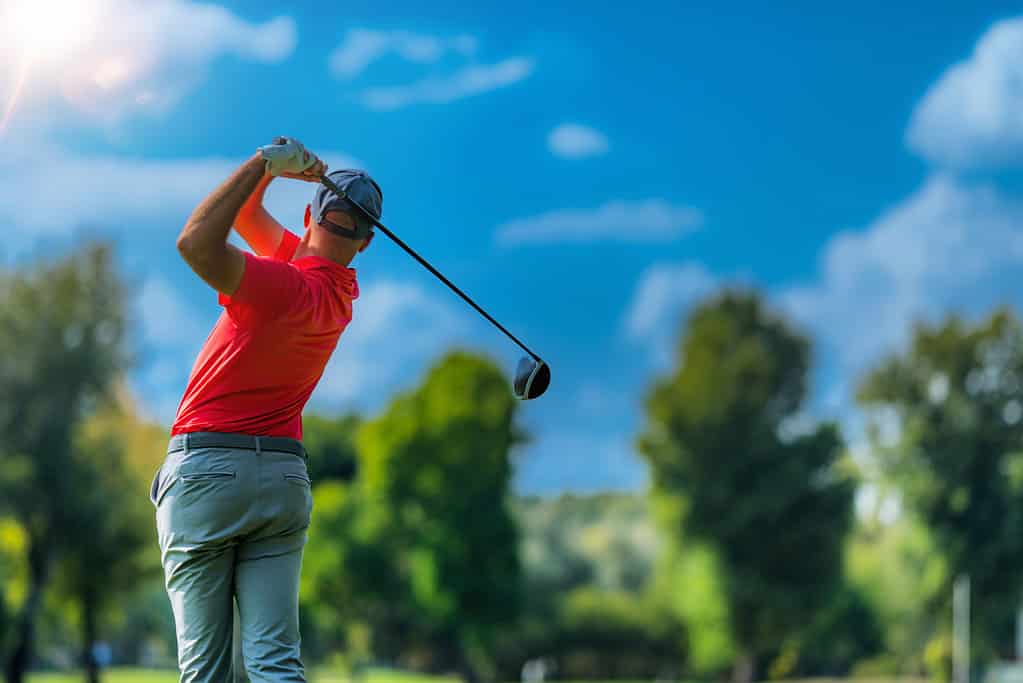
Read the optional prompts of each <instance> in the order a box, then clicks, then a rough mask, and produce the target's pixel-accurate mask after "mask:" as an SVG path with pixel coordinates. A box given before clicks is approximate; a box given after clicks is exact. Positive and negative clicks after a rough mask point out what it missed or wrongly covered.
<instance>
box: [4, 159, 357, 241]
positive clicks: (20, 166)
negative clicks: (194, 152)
mask: <svg viewBox="0 0 1023 683" xmlns="http://www.w3.org/2000/svg"><path fill="white" fill-rule="evenodd" d="M322 156H323V158H324V159H326V160H327V161H329V162H331V166H332V167H342V166H348V165H351V164H352V161H351V159H350V158H349V157H348V156H347V155H345V154H344V153H341V152H330V151H326V152H324V153H323V154H322ZM243 160H244V159H242V158H239V159H218V158H208V159H171V160H147V159H127V158H123V157H112V156H75V155H70V154H67V153H66V152H63V151H62V150H61V149H60V148H57V147H54V146H47V145H45V144H44V143H39V145H36V144H30V145H19V144H18V143H17V141H9V142H7V143H6V145H5V153H4V158H3V159H0V177H3V178H4V181H3V182H2V183H0V221H3V223H4V224H5V225H9V226H16V234H17V235H18V236H19V239H23V240H25V241H31V239H32V238H33V237H38V236H40V235H61V236H69V235H71V234H73V233H74V232H75V230H76V229H78V228H80V227H83V226H87V227H92V228H99V229H102V230H103V231H107V232H122V231H131V232H138V231H144V230H146V229H150V228H153V227H159V228H161V229H166V227H167V226H168V224H175V223H177V224H180V223H183V222H184V220H185V219H186V218H187V217H188V215H189V213H190V212H191V210H192V209H193V208H195V206H196V205H197V204H198V203H199V202H200V201H201V200H202V199H203V197H205V196H206V194H207V193H209V192H211V191H212V190H213V189H214V188H215V187H217V185H219V184H220V183H221V182H223V181H224V180H225V179H226V178H227V177H228V176H229V175H230V173H231V172H232V171H233V170H234V169H235V168H236V167H237V166H238V165H239V164H240V163H242V161H243ZM314 189H315V188H314V186H313V185H312V184H311V183H305V182H302V181H291V180H277V181H275V182H274V183H273V184H272V185H271V186H270V191H269V192H268V195H267V206H268V207H269V208H270V209H271V211H272V212H275V213H276V212H278V211H279V212H280V215H282V216H285V215H287V216H288V217H290V216H294V219H290V218H284V220H285V221H286V222H288V224H289V225H292V226H294V227H295V228H301V218H302V211H303V209H304V207H305V204H306V203H307V202H309V201H310V199H311V198H312V195H313V191H314Z"/></svg>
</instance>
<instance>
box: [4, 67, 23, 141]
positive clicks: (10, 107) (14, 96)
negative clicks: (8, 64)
mask: <svg viewBox="0 0 1023 683" xmlns="http://www.w3.org/2000/svg"><path fill="white" fill-rule="evenodd" d="M29 64H30V60H28V59H27V58H26V59H22V60H21V64H19V65H18V73H17V75H16V76H15V78H14V90H13V91H12V92H11V96H10V98H9V99H8V100H7V106H6V107H5V108H4V115H3V118H0V135H3V134H4V133H5V132H6V131H7V124H8V123H10V121H11V117H12V116H14V109H15V108H16V107H17V106H18V99H19V98H20V97H21V91H22V90H24V88H25V81H27V80H28V72H29Z"/></svg>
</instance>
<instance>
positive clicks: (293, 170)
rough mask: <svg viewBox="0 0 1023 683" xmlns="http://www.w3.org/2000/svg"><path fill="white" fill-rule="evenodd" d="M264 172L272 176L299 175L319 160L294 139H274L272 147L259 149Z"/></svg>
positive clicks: (265, 146)
mask: <svg viewBox="0 0 1023 683" xmlns="http://www.w3.org/2000/svg"><path fill="white" fill-rule="evenodd" d="M259 152H260V154H262V156H263V160H264V161H266V170H267V172H268V173H269V174H270V175H272V176H279V175H283V174H294V175H299V174H301V173H303V172H304V171H306V170H307V169H309V168H310V167H311V166H313V165H314V164H316V163H317V162H318V161H319V159H317V158H316V155H315V154H312V153H310V152H309V151H308V150H307V149H306V148H305V147H304V146H302V143H301V142H299V141H298V140H296V139H294V138H275V139H274V141H273V144H272V145H264V146H263V147H260V148H259Z"/></svg>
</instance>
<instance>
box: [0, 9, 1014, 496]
mask: <svg viewBox="0 0 1023 683" xmlns="http://www.w3.org/2000/svg"><path fill="white" fill-rule="evenodd" d="M14 2H15V5H14V7H15V9H16V10H17V11H19V12H20V14H18V15H17V19H18V20H17V21H14V22H12V21H5V22H2V25H3V26H4V28H3V29H2V30H4V31H6V32H8V34H7V35H4V36H0V38H3V40H2V41H0V44H2V47H0V56H2V57H3V59H0V64H3V65H4V67H2V71H0V98H2V99H3V101H4V102H5V103H6V102H7V101H9V98H10V97H11V96H12V94H13V92H14V90H15V83H16V80H17V76H18V69H19V65H20V64H22V63H24V57H25V55H26V54H28V53H29V51H32V50H35V53H34V54H33V59H32V61H31V63H29V65H28V67H27V71H26V73H27V74H28V78H27V79H26V86H25V88H24V91H23V94H22V96H21V98H20V100H19V104H18V107H17V109H16V110H15V111H14V113H13V116H12V117H11V120H10V122H9V125H8V127H7V129H6V130H5V131H3V132H2V133H0V137H2V139H0V144H2V146H3V148H4V150H5V154H4V155H3V158H0V172H2V177H3V178H4V183H3V184H2V185H3V187H0V218H2V219H3V220H4V222H5V223H6V224H8V225H9V226H12V227H14V228H15V231H13V232H14V234H13V235H12V234H10V233H9V236H8V238H7V247H6V250H5V251H6V253H7V255H8V259H9V260H15V261H24V260H26V259H29V258H32V257H34V256H35V255H38V254H45V253H49V252H52V251H61V250H67V249H70V248H74V245H76V244H80V243H81V240H82V239H84V238H87V237H103V238H107V239H111V240H113V241H114V242H115V243H116V244H117V245H118V248H119V256H120V259H121V261H122V263H123V266H124V269H125V272H126V274H127V275H128V277H129V278H130V280H131V281H132V282H133V283H134V285H135V287H136V290H137V296H136V301H135V303H134V307H133V324H134V329H135V332H136V334H135V337H134V339H135V346H136V349H137V353H138V363H137V364H136V367H135V369H134V370H133V372H132V375H131V381H132V385H133V387H134V388H135V390H136V391H137V392H138V394H139V396H140V398H141V399H142V400H143V402H144V403H145V405H146V406H147V407H148V409H149V411H150V412H151V414H153V415H155V416H157V417H158V418H159V419H161V420H163V421H164V422H169V420H170V418H171V416H172V414H173V411H174V408H175V407H176V405H177V401H178V399H179V398H180V394H181V391H182V389H183V387H184V383H185V380H186V378H187V373H188V370H189V368H190V365H191V361H192V358H193V357H194V354H195V352H196V351H197V349H198V346H199V345H200V344H201V342H202V340H203V338H204V337H205V335H206V333H207V331H208V329H209V327H210V326H211V325H212V322H213V321H214V320H215V318H216V316H217V314H218V312H219V311H218V308H217V305H216V301H215V297H213V296H212V295H211V294H210V293H209V291H208V290H206V288H205V286H204V285H202V284H201V283H200V282H199V281H198V280H197V279H196V278H195V277H194V276H192V275H191V273H190V272H189V271H188V270H187V268H186V267H185V266H184V265H183V264H182V263H181V262H180V260H179V259H178V257H177V255H176V252H175V249H174V238H175V236H176V235H177V232H178V230H179V228H180V226H181V224H182V222H183V220H184V219H185V217H186V216H187V214H188V212H189V210H190V209H191V208H192V207H193V206H194V205H195V203H196V202H198V201H199V200H200V199H201V198H202V196H203V195H204V194H205V193H206V192H208V191H209V190H211V189H212V188H213V187H214V186H215V185H216V184H217V183H218V182H219V181H220V180H221V179H222V178H223V177H224V176H226V175H227V174H228V173H229V172H230V170H231V169H232V168H233V166H235V165H236V164H238V163H240V162H241V161H242V160H243V159H244V158H245V157H246V156H247V155H248V154H250V153H251V152H252V151H253V150H254V149H255V148H256V147H257V146H258V145H260V144H263V143H265V142H267V141H269V139H270V138H271V137H273V136H275V135H279V134H286V135H292V136H295V137H297V138H299V139H300V140H302V141H303V142H305V143H306V144H307V145H308V146H309V147H310V148H311V149H313V150H314V151H317V152H319V153H321V155H322V156H323V157H324V158H325V160H326V161H327V162H328V163H330V164H331V165H332V166H333V167H340V166H343V165H346V164H356V163H357V164H359V165H361V166H363V167H365V168H367V169H369V170H370V172H371V173H372V174H373V175H374V176H375V177H376V178H377V180H378V181H379V182H380V184H381V185H382V187H383V189H384V196H385V202H384V220H385V222H386V223H387V224H388V225H389V226H391V227H392V228H393V229H395V230H396V231H397V232H398V234H400V235H401V236H403V237H404V238H405V239H406V240H407V241H409V242H410V243H411V244H412V245H413V246H415V247H417V248H418V249H419V250H420V251H421V252H422V253H423V254H424V255H426V256H427V257H428V258H430V259H431V260H433V261H434V262H435V264H436V265H437V266H438V267H440V268H441V269H442V270H443V271H444V272H445V273H446V274H447V275H448V276H449V277H451V278H452V279H453V280H454V281H456V282H457V283H459V284H460V285H461V286H463V287H464V288H465V289H466V290H467V291H468V292H470V293H471V294H472V295H473V296H474V297H476V298H477V299H478V300H479V301H480V302H481V303H483V304H484V306H486V307H487V308H488V309H489V310H491V311H492V312H493V313H494V314H495V315H496V316H497V317H498V318H500V319H501V320H502V321H503V322H504V323H505V324H506V325H507V326H508V327H510V328H511V329H512V330H513V331H514V332H516V334H518V335H519V336H520V337H522V338H523V339H524V340H526V342H527V343H528V344H530V345H531V346H532V347H534V348H535V349H536V350H538V351H539V352H540V353H541V354H542V355H544V357H545V358H546V359H547V360H548V361H549V362H550V364H551V365H552V367H553V369H554V383H553V385H552V387H551V390H550V391H549V393H548V394H547V395H546V396H545V397H544V398H543V400H541V401H536V402H533V403H531V404H527V405H524V406H523V411H522V418H523V422H524V424H525V425H526V426H527V427H528V428H529V429H530V431H531V432H532V433H533V436H534V439H533V443H532V444H531V445H530V446H529V447H528V448H526V449H524V450H523V451H522V452H521V453H520V454H519V455H518V481H517V485H518V488H519V489H520V490H522V491H530V492H556V491H560V490H566V489H568V490H593V489H603V488H636V487H639V486H642V485H643V482H644V481H645V471H644V467H643V465H642V463H641V461H640V460H639V459H638V458H637V457H636V455H635V454H634V452H633V443H634V440H635V436H636V434H637V432H638V430H639V429H640V427H641V422H642V416H641V410H640V405H641V403H640V402H641V397H642V395H643V393H644V392H645V389H646V387H647V386H648V385H649V383H650V381H651V379H652V377H654V376H655V374H656V373H657V372H660V371H663V370H664V369H665V368H667V367H668V366H669V365H670V349H671V347H672V344H673V343H674V340H675V339H676V338H677V334H678V330H679V326H680V323H681V321H682V320H683V319H684V315H685V312H686V310H687V309H688V308H689V307H690V306H691V304H692V303H693V301H695V300H697V299H698V298H699V297H701V296H705V295H706V294H708V293H709V292H711V291H713V290H714V289H716V288H717V287H720V286H721V285H723V284H727V283H736V282H738V283H746V284H753V285H756V286H757V287H759V288H761V289H763V291H764V292H765V294H766V296H767V297H768V299H769V300H770V301H771V303H772V305H774V306H775V307H776V308H777V309H778V310H780V311H782V312H784V313H786V314H787V315H789V316H790V317H791V319H792V320H793V321H795V322H796V323H797V324H799V325H800V326H801V327H802V328H803V329H804V330H806V331H807V333H809V334H811V335H812V336H813V338H814V341H815V342H816V357H817V358H816V359H817V365H816V367H815V393H814V398H813V401H812V404H811V405H810V406H808V410H807V412H808V415H812V416H815V417H835V418H838V419H840V420H842V422H843V424H844V425H845V426H846V428H847V431H848V434H849V436H850V439H851V440H853V441H855V440H856V439H857V438H858V437H859V430H860V424H861V421H862V420H861V417H860V416H859V415H858V414H857V413H856V411H855V409H854V408H853V407H852V405H851V400H850V392H851V387H852V385H853V383H854V382H855V377H856V375H857V373H859V372H860V371H861V370H862V369H863V368H864V367H866V366H867V365H869V364H870V363H871V362H873V361H876V359H877V358H878V357H879V356H880V355H881V354H882V353H884V352H885V351H886V350H890V349H894V348H898V346H899V345H900V344H901V343H902V342H903V341H904V339H905V334H906V332H907V331H908V329H909V326H910V323H911V321H912V320H914V319H916V318H928V319H933V318H934V317H935V316H939V315H941V314H943V313H945V312H947V311H950V310H959V311H963V312H965V313H967V314H970V315H978V314H981V313H984V312H987V311H989V310H990V309H991V307H993V306H994V305H996V304H998V303H1003V302H1005V303H1018V302H1019V298H1020V297H1019V294H1018V291H1019V284H1020V283H1021V275H1023V183H1021V180H1023V175H1021V174H1020V170H1021V169H1023V16H1019V15H1014V14H1013V12H1014V11H1016V12H1018V7H1017V8H1016V9H1015V10H1014V7H1013V5H1012V4H1010V3H1008V2H1004V3H996V2H989V3H985V2H975V3H945V4H943V5H941V4H939V5H935V4H933V3H931V4H928V5H927V6H926V11H924V9H923V8H924V6H923V5H919V6H912V5H910V4H905V5H904V6H901V7H893V6H891V3H880V2H873V3H858V4H857V5H856V6H855V7H846V8H843V10H842V11H841V12H837V11H835V10H834V9H833V8H825V7H822V6H821V5H820V3H808V2H800V3H771V4H770V6H765V5H764V4H763V3H747V4H735V5H731V6H727V7H725V6H720V5H719V6H718V7H717V8H716V9H713V10H711V9H699V8H685V7H681V6H679V5H680V4H679V3H645V2H634V3H630V4H629V5H628V7H627V9H623V8H622V7H621V6H620V5H619V6H613V5H610V4H606V3H605V4H602V3H582V2H571V3H555V4H554V5H553V6H552V5H551V4H550V3H539V2H535V3H530V2H527V3H516V4H515V5H514V7H512V6H509V5H507V4H505V3H502V4H496V3H464V2H453V1H449V2H433V3H430V4H429V5H428V6H426V5H423V4H422V3H411V2H405V3H389V4H387V5H386V6H383V7H381V6H379V3H378V4H377V5H361V6H350V5H342V4H337V3H334V4H331V3H326V4H324V3H311V2H310V3H306V2H292V3H271V2H257V1H252V0H249V1H247V2H244V3H242V2H224V3H220V4H205V3H203V4H200V3H193V2H187V1H186V0H158V1H157V0H154V1H153V2H150V3H137V2H129V1H128V0H92V1H91V2H90V1H89V0H82V1H81V2H77V3H74V4H75V7H78V8H84V9H78V10H76V11H79V12H80V14H79V16H78V23H77V24H76V25H75V26H73V27H71V28H72V30H66V29H65V28H64V27H62V26H61V25H60V22H57V23H56V25H54V22H53V21H52V20H51V21H48V22H44V23H43V24H42V25H44V26H46V27H47V32H45V33H37V32H38V31H40V30H41V29H40V21H39V16H38V13H33V11H32V10H31V9H30V8H32V7H35V6H36V5H39V6H42V5H41V4H40V3H29V2H27V1H24V2H23V0H14ZM19 4H20V5H21V8H20V9H18V5H19ZM58 4H60V3H58ZM26 8H28V9H26ZM51 19H52V16H51ZM59 38H63V40H58V39H59ZM44 41H45V42H44ZM41 44H42V45H43V46H42V47H40V45H41ZM311 191H312V187H311V186H308V185H305V184H301V183H297V182H287V181H278V182H277V183H275V185H274V186H273V187H272V188H271V194H270V198H269V204H270V206H271V208H272V209H273V210H274V211H275V212H276V213H277V215H278V216H279V218H281V219H282V221H283V222H285V223H287V224H290V225H292V226H294V227H296V228H297V227H299V221H300V218H301V213H302V209H303V208H304V204H305V202H306V201H307V199H308V197H309V196H310V195H311ZM355 265H356V266H357V268H358V270H359V274H360V281H361V284H362V289H363V292H364V295H363V297H362V298H361V299H360V301H359V302H358V303H357V305H356V318H355V321H354V322H353V324H352V326H351V327H350V329H349V330H348V331H347V332H346V333H345V335H344V336H343V337H342V340H341V344H340V346H339V349H338V351H337V353H336V357H335V359H334V361H333V362H332V364H331V366H330V367H329V368H328V371H327V373H326V375H325V378H324V381H323V383H322V385H321V387H320V388H319V389H318V390H317V393H316V394H314V398H313V400H312V402H311V408H312V409H316V410H319V411H326V412H334V411H341V410H351V409H354V410H361V411H369V412H372V411H375V410H378V409H379V408H380V407H381V405H382V404H383V402H384V401H386V399H387V397H388V396H390V395H391V394H392V393H393V392H394V391H397V390H400V389H402V388H407V387H410V386H412V385H413V384H414V383H415V382H416V381H417V379H418V378H419V377H420V376H421V373H422V372H423V370H424V368H425V367H426V366H427V365H428V363H429V362H430V361H431V360H433V359H435V358H436V357H437V356H438V355H439V354H440V353H442V352H443V350H445V349H446V348H448V347H449V346H451V345H453V344H455V345H460V346H464V347H469V348H474V349H479V350H482V351H485V352H487V353H489V354H491V355H492V356H493V357H494V358H495V359H497V360H498V361H499V362H500V363H501V364H502V365H503V366H504V367H506V368H508V370H509V371H510V370H511V368H512V367H513V366H514V362H515V360H516V358H517V356H518V352H517V350H516V349H515V347H514V346H512V345H511V344H510V343H507V342H506V341H505V340H504V339H503V338H502V337H501V336H499V334H498V333H496V332H495V331H492V330H491V329H490V328H489V327H488V326H487V325H486V324H484V323H482V322H480V321H479V320H477V319H476V317H475V314H473V313H472V312H471V311H470V310H469V309H467V308H466V307H465V306H464V305H463V304H462V303H461V302H459V301H458V300H457V299H455V298H454V297H453V296H452V295H451V294H450V293H449V292H447V291H446V290H445V289H444V288H443V287H442V286H441V285H440V284H439V283H437V282H435V281H433V280H432V278H431V277H430V276H429V275H428V274H426V273H425V272H423V271H422V270H421V269H420V268H419V267H418V266H416V265H415V264H414V263H412V262H411V261H410V260H409V259H408V258H407V257H406V256H405V255H404V254H402V253H401V252H400V251H398V250H397V249H396V248H394V247H393V246H392V245H390V244H388V243H386V241H385V240H383V239H380V240H378V242H377V243H376V244H374V246H373V248H372V249H371V250H370V251H369V252H367V253H366V254H365V255H364V256H363V257H360V258H359V259H358V261H357V262H356V264H355Z"/></svg>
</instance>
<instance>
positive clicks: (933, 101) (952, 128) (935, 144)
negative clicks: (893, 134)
mask: <svg viewBox="0 0 1023 683" xmlns="http://www.w3.org/2000/svg"><path fill="white" fill-rule="evenodd" d="M907 140H908V143H909V145H910V147H912V148H913V149H914V150H916V151H918V152H919V153H921V154H922V155H923V156H925V157H927V158H929V159H931V160H933V161H937V162H940V163H943V164H948V165H951V166H959V167H976V166H985V165H1001V164H1007V163H1017V164H1018V163H1019V160H1020V159H1021V158H1023V156H1021V155H1023V17H1017V18H1014V19H1009V20H1006V21H1000V22H998V23H996V24H995V25H994V26H992V27H991V29H990V30H988V31H987V32H986V33H985V34H984V35H983V36H982V37H981V39H980V40H979V41H978V43H977V45H976V47H975V49H974V51H973V54H972V55H971V56H970V58H969V59H967V60H966V61H963V62H959V63H958V64H954V65H953V66H952V67H950V68H949V69H948V70H947V71H946V72H945V73H944V74H943V75H942V76H941V78H940V79H939V80H938V82H937V83H935V84H934V85H933V86H931V88H930V90H928V91H927V93H926V95H925V96H924V98H923V100H922V101H921V102H920V103H919V104H918V105H917V108H916V110H915V112H914V113H913V118H912V121H911V123H910V126H909V130H908V132H907Z"/></svg>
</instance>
